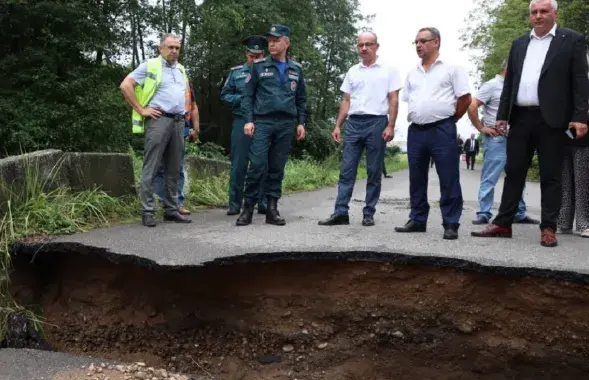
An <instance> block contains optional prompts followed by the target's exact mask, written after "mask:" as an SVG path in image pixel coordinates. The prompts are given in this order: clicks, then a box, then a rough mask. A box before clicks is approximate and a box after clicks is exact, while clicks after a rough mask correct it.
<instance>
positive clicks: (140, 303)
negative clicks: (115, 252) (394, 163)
mask: <svg viewBox="0 0 589 380" xmlns="http://www.w3.org/2000/svg"><path fill="white" fill-rule="evenodd" d="M14 266H15V271H16V273H15V276H14V281H13V290H14V294H15V296H16V298H17V300H18V301H19V302H21V303H24V304H27V305H38V306H39V307H40V308H41V310H42V311H43V316H44V317H45V318H46V319H47V322H48V323H49V325H48V326H47V327H46V335H47V336H46V338H47V341H48V342H49V343H50V344H51V345H52V346H53V347H54V348H55V349H58V350H60V351H66V352H70V353H74V354H81V353H83V354H86V355H87V354H91V355H94V356H97V357H102V358H105V359H110V360H115V361H123V362H136V361H142V362H145V363H146V364H147V365H148V366H152V367H156V368H166V369H167V370H170V371H172V372H174V371H177V372H182V373H189V374H194V376H198V377H197V378H199V379H200V378H203V379H210V378H214V379H223V380H225V379H228V380H234V379H235V380H263V379H268V380H283V379H284V380H286V379H299V380H302V379H305V380H315V379H329V380H332V379H333V380H348V379H349V380H352V379H354V380H356V379H358V380H391V379H412V380H414V379H501V380H503V379H518V380H519V379H534V380H537V379H587V378H588V377H589V311H588V310H589V309H588V304H589V285H588V284H587V283H572V282H566V281H563V280H559V281H556V280H552V279H547V278H535V277H529V276H517V275H509V276H508V275H498V274H485V273H480V272H469V271H464V270H459V269H450V268H437V267H431V266H423V265H414V264H394V263H388V264H383V263H374V262H337V261H283V262H275V263H249V264H234V265H231V266H207V267H183V268H161V267H151V268H147V267H145V266H142V265H138V264H136V263H135V264H133V263H115V262H113V261H111V260H109V259H107V258H105V257H102V256H99V255H91V254H80V253H74V252H69V253H59V252H54V253H43V254H39V255H38V256H37V257H36V259H35V264H34V265H31V264H30V258H24V257H19V256H17V257H16V258H15V260H14Z"/></svg>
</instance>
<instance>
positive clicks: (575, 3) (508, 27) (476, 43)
mask: <svg viewBox="0 0 589 380" xmlns="http://www.w3.org/2000/svg"><path fill="white" fill-rule="evenodd" d="M528 15H529V1H528V0H491V1H489V0H475V2H474V6H473V8H472V11H471V12H470V13H469V15H468V17H467V19H466V27H465V28H464V29H463V31H462V37H461V39H462V42H463V46H464V48H468V49H470V50H471V52H472V55H473V56H472V58H473V60H474V62H475V63H476V65H477V71H478V74H479V76H480V79H481V81H486V80H489V79H491V78H492V77H493V76H495V74H496V73H498V72H500V71H501V63H502V62H503V60H504V59H507V57H508V56H509V49H510V48H511V43H512V42H513V40H515V39H516V38H518V37H519V36H521V35H522V34H524V33H526V32H529V30H530V28H531V26H530V22H529V16H528ZM557 22H558V24H559V25H561V26H565V27H568V28H571V29H574V30H576V31H578V32H579V33H583V34H585V38H586V39H587V43H588V44H589V3H588V2H587V0H570V1H561V2H559V19H558V20H557Z"/></svg>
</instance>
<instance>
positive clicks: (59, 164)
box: [0, 149, 69, 205]
mask: <svg viewBox="0 0 589 380" xmlns="http://www.w3.org/2000/svg"><path fill="white" fill-rule="evenodd" d="M40 185H41V186H43V188H44V189H45V190H46V191H50V190H54V189H56V188H58V187H61V186H66V187H67V186H69V178H68V170H67V162H66V160H65V158H64V153H63V152H62V151H60V150H56V149H48V150H40V151H37V152H32V153H27V154H22V155H19V156H11V157H7V158H3V159H1V160H0V205H2V204H4V202H6V201H7V200H8V199H11V198H15V197H20V196H23V195H24V194H26V193H27V192H31V188H32V187H33V186H40Z"/></svg>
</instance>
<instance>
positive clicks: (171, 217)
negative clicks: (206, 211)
mask: <svg viewBox="0 0 589 380" xmlns="http://www.w3.org/2000/svg"><path fill="white" fill-rule="evenodd" d="M164 220H165V221H167V222H176V223H192V220H190V219H188V218H186V217H184V216H182V215H181V214H180V213H179V212H176V213H174V214H164Z"/></svg>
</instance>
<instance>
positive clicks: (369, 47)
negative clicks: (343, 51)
mask: <svg viewBox="0 0 589 380" xmlns="http://www.w3.org/2000/svg"><path fill="white" fill-rule="evenodd" d="M377 51H378V38H377V37H376V34H375V33H373V32H362V33H360V35H359V36H358V54H359V55H360V57H361V58H362V61H363V62H364V64H365V65H372V64H373V63H374V62H376V52H377Z"/></svg>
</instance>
